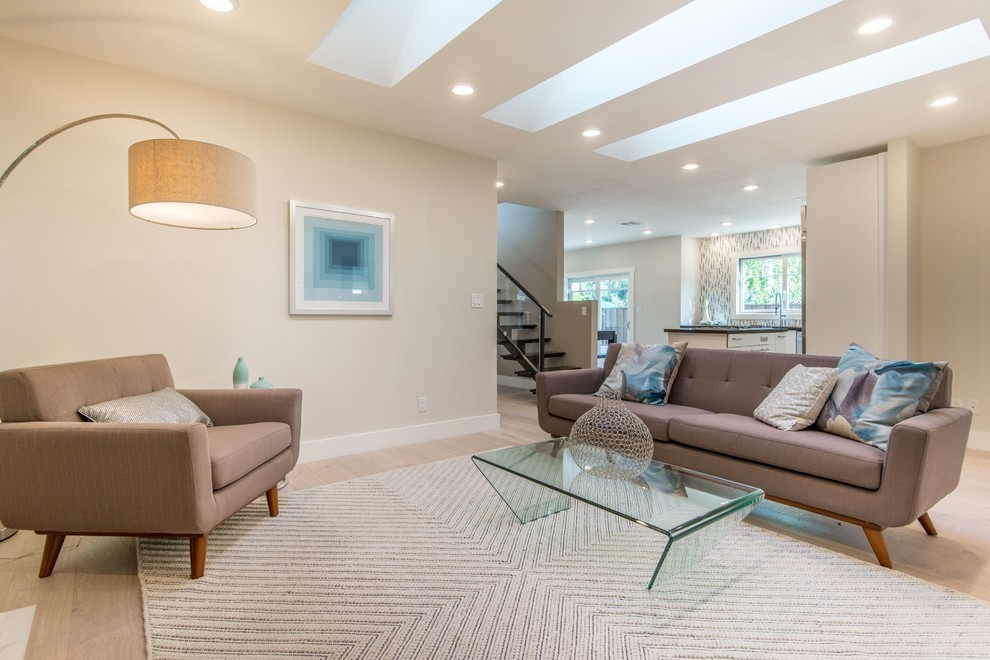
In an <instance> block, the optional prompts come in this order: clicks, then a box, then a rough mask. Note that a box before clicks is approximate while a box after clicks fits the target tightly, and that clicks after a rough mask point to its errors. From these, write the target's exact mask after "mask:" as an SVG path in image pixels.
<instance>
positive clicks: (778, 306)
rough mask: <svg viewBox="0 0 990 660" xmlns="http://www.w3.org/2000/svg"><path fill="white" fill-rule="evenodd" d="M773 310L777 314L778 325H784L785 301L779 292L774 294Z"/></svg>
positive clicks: (781, 326)
mask: <svg viewBox="0 0 990 660" xmlns="http://www.w3.org/2000/svg"><path fill="white" fill-rule="evenodd" d="M773 311H774V312H775V313H776V314H777V327H778V328H783V327H784V303H783V300H782V299H781V297H780V294H779V293H775V294H774V296H773Z"/></svg>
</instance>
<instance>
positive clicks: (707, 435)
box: [668, 414, 884, 489]
mask: <svg viewBox="0 0 990 660" xmlns="http://www.w3.org/2000/svg"><path fill="white" fill-rule="evenodd" d="M668 431H669V437H670V440H671V441H672V442H676V443H678V444H682V445H687V446H690V447H695V448H698V449H704V450H707V451H711V452H716V453H719V454H723V455H725V456H732V457H734V458H741V459H745V460H748V461H753V462H756V463H762V464H764V465H770V466H773V467H778V468H783V469H785V470H793V471H794V472H799V473H803V474H810V475H814V476H816V477H822V478H824V479H830V480H832V481H838V482H841V483H845V484H849V485H851V486H859V487H860V488H870V489H877V488H879V487H880V477H881V475H882V472H883V462H884V452H883V451H882V450H880V449H877V448H876V447H871V446H870V445H867V444H863V443H861V442H856V441H855V440H849V439H848V438H842V437H839V436H836V435H832V434H830V433H824V432H822V431H816V430H813V429H805V430H804V431H797V432H790V431H781V430H779V429H775V428H773V427H771V426H767V425H766V424H764V423H763V422H760V421H759V420H756V419H753V418H752V417H745V416H743V415H733V414H710V415H688V416H680V417H677V418H676V419H672V420H671V421H670V425H669V427H668Z"/></svg>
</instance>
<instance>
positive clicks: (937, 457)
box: [880, 408, 973, 526]
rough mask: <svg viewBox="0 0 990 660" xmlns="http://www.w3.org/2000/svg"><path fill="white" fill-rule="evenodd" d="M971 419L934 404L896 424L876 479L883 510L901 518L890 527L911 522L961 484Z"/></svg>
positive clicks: (958, 410)
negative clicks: (880, 475)
mask: <svg viewBox="0 0 990 660" xmlns="http://www.w3.org/2000/svg"><path fill="white" fill-rule="evenodd" d="M972 421H973V414H972V413H971V412H970V411H969V410H966V409H964V408H937V409H934V410H929V411H928V412H926V413H924V414H923V415H917V416H915V417H912V418H910V419H907V420H905V421H903V422H900V423H898V424H896V425H895V426H894V430H893V431H892V432H891V434H890V440H889V441H888V443H887V456H886V459H885V461H884V466H883V477H882V480H881V483H880V490H884V491H888V492H887V495H886V497H884V498H883V499H884V500H885V501H886V507H887V513H888V514H890V515H895V516H899V519H897V520H895V521H890V522H888V525H889V526H897V525H906V524H909V523H911V522H912V521H913V520H915V519H917V518H918V517H919V516H921V515H922V514H924V513H926V512H927V511H928V509H929V508H931V507H932V506H934V505H935V503H937V502H938V501H939V500H940V499H942V498H943V497H945V496H946V495H948V494H949V493H951V492H952V491H953V490H954V489H955V487H956V486H957V485H958V484H959V476H960V474H961V472H962V464H963V459H964V458H965V455H966V443H967V441H968V440H969V429H970V425H971V424H972ZM894 512H897V513H896V514H895V513H894Z"/></svg>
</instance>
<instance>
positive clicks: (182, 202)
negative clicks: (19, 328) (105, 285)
mask: <svg viewBox="0 0 990 660" xmlns="http://www.w3.org/2000/svg"><path fill="white" fill-rule="evenodd" d="M101 119H136V120H138V121H144V122H149V123H151V124H155V125H157V126H160V127H161V128H164V129H165V130H166V131H168V132H169V133H171V134H172V137H171V138H166V139H162V140H145V141H142V142H137V143H135V144H133V145H131V147H130V149H129V150H128V152H127V171H128V208H129V209H130V212H131V215H133V216H135V217H136V218H140V219H141V220H147V221H149V222H154V223H158V224H162V225H169V226H172V227H184V228H187V229H242V228H245V227H250V226H251V225H253V224H255V223H256V222H258V220H257V214H258V213H257V196H256V193H255V167H254V162H253V161H252V160H251V159H250V158H248V157H247V156H244V155H243V154H240V153H238V152H236V151H233V150H231V149H227V148H226V147H220V146H217V145H215V144H209V143H207V142H196V141H194V140H183V139H182V138H180V137H179V136H178V134H177V133H176V132H175V131H173V130H172V129H171V128H169V127H168V126H166V125H165V124H163V123H162V122H160V121H157V120H155V119H151V118H149V117H143V116H141V115H130V114H103V115H93V116H91V117H85V118H83V119H78V120H76V121H73V122H70V123H68V124H66V125H65V126H60V127H59V128H56V129H55V130H54V131H52V132H50V133H48V134H46V135H44V136H42V137H41V138H39V139H37V140H35V141H34V142H32V143H31V144H30V145H28V147H27V149H25V150H24V151H23V152H21V155H19V156H18V157H17V158H15V159H14V162H12V163H11V164H10V165H9V166H8V167H7V169H6V170H5V171H4V173H3V174H2V175H0V188H2V187H3V184H4V183H5V182H6V181H7V177H8V176H10V173H11V172H13V171H14V169H15V168H16V167H17V166H18V165H20V164H21V162H22V161H23V160H24V159H25V158H27V157H28V156H29V155H30V154H31V153H32V152H33V151H34V150H35V149H37V148H38V147H40V146H41V145H42V144H44V143H45V142H47V141H48V140H50V139H52V138H53V137H55V136H56V135H58V134H60V133H64V132H65V131H67V130H69V129H70V128H75V127H76V126H79V125H81V124H88V123H89V122H93V121H98V120H101ZM0 421H2V420H0ZM15 532H16V530H12V529H7V528H6V527H3V525H2V524H0V541H3V540H4V539H7V538H9V537H10V536H12V535H13V534H14V533H15Z"/></svg>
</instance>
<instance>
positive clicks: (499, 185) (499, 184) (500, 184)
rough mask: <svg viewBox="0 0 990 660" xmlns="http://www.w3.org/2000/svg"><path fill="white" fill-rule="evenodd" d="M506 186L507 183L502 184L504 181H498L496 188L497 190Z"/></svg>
mask: <svg viewBox="0 0 990 660" xmlns="http://www.w3.org/2000/svg"><path fill="white" fill-rule="evenodd" d="M504 185H505V183H504V182H502V181H496V182H495V187H496V188H501V187H502V186H504Z"/></svg>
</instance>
